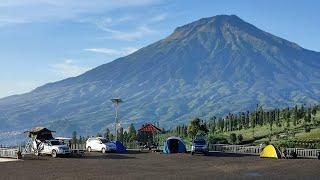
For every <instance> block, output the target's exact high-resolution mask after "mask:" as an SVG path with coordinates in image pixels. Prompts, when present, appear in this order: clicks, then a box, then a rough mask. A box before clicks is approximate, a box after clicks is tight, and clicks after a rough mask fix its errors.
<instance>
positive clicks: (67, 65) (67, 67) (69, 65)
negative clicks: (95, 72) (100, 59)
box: [50, 59, 90, 78]
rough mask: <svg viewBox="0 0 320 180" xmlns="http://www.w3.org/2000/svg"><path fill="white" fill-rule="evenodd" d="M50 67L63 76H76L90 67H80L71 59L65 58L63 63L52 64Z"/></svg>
mask: <svg viewBox="0 0 320 180" xmlns="http://www.w3.org/2000/svg"><path fill="white" fill-rule="evenodd" d="M50 67H51V69H52V70H53V71H54V72H55V73H57V74H58V75H59V76H62V77H64V78H67V77H74V76H78V75H80V74H82V73H84V72H86V71H88V70H90V68H87V67H81V66H78V65H76V64H74V62H73V60H71V59H66V60H64V62H63V63H59V64H52V65H50Z"/></svg>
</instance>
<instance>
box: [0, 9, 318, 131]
mask: <svg viewBox="0 0 320 180" xmlns="http://www.w3.org/2000/svg"><path fill="white" fill-rule="evenodd" d="M319 69H320V53H319V52H314V51H310V50H307V49H304V48H302V47H300V46H298V45H297V44H295V43H292V42H290V41H287V40H285V39H281V38H279V37H277V36H274V35H272V34H269V33H267V32H264V31H262V30H260V29H258V28H257V27H255V26H253V25H251V24H249V23H247V22H245V21H243V20H241V19H240V18H238V17H237V16H234V15H231V16H228V15H219V16H214V17H210V18H203V19H200V20H198V21H195V22H192V23H190V24H187V25H184V26H181V27H178V28H176V29H175V30H174V32H173V33H172V34H171V35H170V36H168V37H166V38H165V39H162V40H160V41H158V42H155V43H153V44H151V45H149V46H147V47H144V48H142V49H140V50H138V51H136V52H135V53H133V54H130V55H128V56H126V57H122V58H119V59H116V60H114V61H112V62H110V63H107V64H104V65H101V66H99V67H97V68H94V69H92V70H90V71H88V72H86V73H84V74H82V75H80V76H78V77H74V78H68V79H65V80H62V81H59V82H55V83H50V84H46V85H44V86H42V87H39V88H37V89H35V90H34V91H32V92H30V93H26V94H23V95H17V96H11V97H7V98H3V99H0V122H1V124H0V130H1V131H3V132H11V131H22V130H25V129H27V128H31V127H33V126H36V125H45V126H49V127H50V128H53V129H54V130H57V131H58V132H60V133H61V134H66V135H70V134H71V131H73V130H77V131H80V132H82V133H85V132H88V133H91V134H93V133H94V134H95V133H96V132H97V131H100V130H102V129H104V128H106V126H108V127H109V128H110V127H112V123H113V122H114V118H113V116H114V110H113V106H112V103H111V101H110V98H112V97H121V98H122V99H123V100H124V102H123V103H122V104H121V105H120V116H121V123H122V124H123V126H124V127H126V126H127V124H128V123H134V124H136V125H139V124H141V123H143V122H155V121H158V120H159V121H160V126H162V127H166V128H168V127H171V126H172V125H175V124H181V123H186V122H188V121H189V119H190V117H192V116H200V117H210V116H213V115H223V114H226V113H228V112H238V111H243V110H247V109H253V108H254V107H255V106H256V104H260V105H263V107H265V108H271V107H283V106H292V105H295V104H299V103H305V104H313V103H319V100H320V81H319V79H320V70H319Z"/></svg>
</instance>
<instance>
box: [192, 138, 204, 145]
mask: <svg viewBox="0 0 320 180" xmlns="http://www.w3.org/2000/svg"><path fill="white" fill-rule="evenodd" d="M194 144H198V145H205V144H206V141H205V140H204V139H196V140H194Z"/></svg>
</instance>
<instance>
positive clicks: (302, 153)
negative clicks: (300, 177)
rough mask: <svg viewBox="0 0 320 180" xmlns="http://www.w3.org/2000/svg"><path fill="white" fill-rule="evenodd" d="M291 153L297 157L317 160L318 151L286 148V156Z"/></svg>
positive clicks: (319, 151)
mask: <svg viewBox="0 0 320 180" xmlns="http://www.w3.org/2000/svg"><path fill="white" fill-rule="evenodd" d="M292 152H295V153H296V154H297V157H303V158H318V156H319V153H320V149H303V148H287V154H288V155H290V154H291V153H292Z"/></svg>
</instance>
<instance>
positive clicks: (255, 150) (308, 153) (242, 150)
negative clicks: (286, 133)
mask: <svg viewBox="0 0 320 180" xmlns="http://www.w3.org/2000/svg"><path fill="white" fill-rule="evenodd" d="M262 149H263V148H261V147H260V146H246V145H227V144H210V145H209V150H210V151H218V152H226V153H236V154H251V155H259V154H260V152H261V151H262ZM286 151H287V154H288V155H290V154H291V153H292V152H295V153H296V154H297V157H300V158H318V157H319V153H320V149H303V148H287V149H286Z"/></svg>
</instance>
